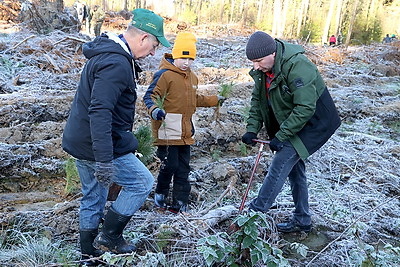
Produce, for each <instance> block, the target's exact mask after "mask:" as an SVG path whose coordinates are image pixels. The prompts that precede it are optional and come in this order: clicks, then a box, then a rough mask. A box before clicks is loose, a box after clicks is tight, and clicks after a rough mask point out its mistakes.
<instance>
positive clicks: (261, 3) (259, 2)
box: [256, 0, 264, 24]
mask: <svg viewBox="0 0 400 267" xmlns="http://www.w3.org/2000/svg"><path fill="white" fill-rule="evenodd" d="M263 2H264V1H263V0H258V11H257V20H256V22H257V24H259V23H260V22H261V14H262V12H263V10H262V9H263Z"/></svg>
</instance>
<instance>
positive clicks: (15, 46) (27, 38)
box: [9, 35, 36, 50]
mask: <svg viewBox="0 0 400 267" xmlns="http://www.w3.org/2000/svg"><path fill="white" fill-rule="evenodd" d="M33 37H36V35H31V36H29V37H26V38H25V39H24V40H22V41H21V42H19V43H18V44H16V45H14V46H13V47H11V48H10V49H9V50H11V49H15V48H17V47H18V46H20V45H21V44H23V43H25V42H26V41H28V40H29V39H31V38H33Z"/></svg>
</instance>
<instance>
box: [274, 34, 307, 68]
mask: <svg viewBox="0 0 400 267" xmlns="http://www.w3.org/2000/svg"><path fill="white" fill-rule="evenodd" d="M275 40H276V44H277V48H276V49H277V51H276V52H277V55H276V57H278V58H281V60H282V63H283V62H285V61H287V60H289V59H290V58H291V57H293V56H294V55H297V54H303V53H304V52H305V51H304V48H303V47H302V46H301V45H296V44H291V43H287V42H284V41H281V40H278V39H275Z"/></svg>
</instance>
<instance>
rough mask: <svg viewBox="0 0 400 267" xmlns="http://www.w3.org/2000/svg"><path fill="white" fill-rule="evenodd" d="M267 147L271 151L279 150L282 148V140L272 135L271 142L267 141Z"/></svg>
mask: <svg viewBox="0 0 400 267" xmlns="http://www.w3.org/2000/svg"><path fill="white" fill-rule="evenodd" d="M269 148H270V149H271V150H272V151H277V152H278V151H279V150H281V149H282V148H283V142H281V141H279V139H278V138H276V137H274V138H273V139H272V140H271V142H270V143H269Z"/></svg>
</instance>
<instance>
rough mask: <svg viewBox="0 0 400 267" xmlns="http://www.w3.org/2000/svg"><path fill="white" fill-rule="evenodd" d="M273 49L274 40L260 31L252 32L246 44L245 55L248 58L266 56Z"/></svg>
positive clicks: (273, 50)
mask: <svg viewBox="0 0 400 267" xmlns="http://www.w3.org/2000/svg"><path fill="white" fill-rule="evenodd" d="M275 51H276V43H275V40H274V39H273V38H272V37H271V36H269V35H268V34H266V33H265V32H262V31H257V32H255V33H253V34H252V35H251V36H250V39H249V41H248V42H247V45H246V56H247V58H248V59H249V60H253V59H258V58H262V57H266V56H268V55H271V54H272V53H274V52H275Z"/></svg>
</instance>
